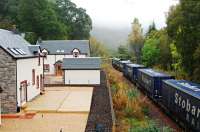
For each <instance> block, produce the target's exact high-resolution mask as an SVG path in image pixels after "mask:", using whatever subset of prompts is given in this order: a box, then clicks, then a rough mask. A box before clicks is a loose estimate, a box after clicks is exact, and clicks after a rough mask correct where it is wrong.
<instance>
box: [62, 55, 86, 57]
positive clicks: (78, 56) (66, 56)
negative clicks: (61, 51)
mask: <svg viewBox="0 0 200 132" xmlns="http://www.w3.org/2000/svg"><path fill="white" fill-rule="evenodd" d="M85 57H87V56H86V55H78V58H85ZM65 58H74V56H73V55H65Z"/></svg>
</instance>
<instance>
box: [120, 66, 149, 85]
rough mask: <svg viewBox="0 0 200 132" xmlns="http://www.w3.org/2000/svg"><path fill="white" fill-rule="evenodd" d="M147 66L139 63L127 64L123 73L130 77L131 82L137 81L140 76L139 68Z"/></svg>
mask: <svg viewBox="0 0 200 132" xmlns="http://www.w3.org/2000/svg"><path fill="white" fill-rule="evenodd" d="M141 68H145V66H143V65H138V64H132V63H131V64H125V67H124V71H123V75H124V76H125V77H126V78H128V79H129V80H130V81H131V82H133V83H136V81H137V78H138V72H137V70H138V69H141Z"/></svg>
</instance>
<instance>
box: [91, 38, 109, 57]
mask: <svg viewBox="0 0 200 132" xmlns="http://www.w3.org/2000/svg"><path fill="white" fill-rule="evenodd" d="M90 52H91V56H94V57H96V56H99V57H108V56H109V54H108V51H107V49H106V48H105V47H104V46H103V44H102V43H101V42H99V41H97V40H96V38H94V37H91V38H90Z"/></svg>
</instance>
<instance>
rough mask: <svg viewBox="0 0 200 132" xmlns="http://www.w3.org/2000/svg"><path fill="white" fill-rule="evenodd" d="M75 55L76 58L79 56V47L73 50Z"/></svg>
mask: <svg viewBox="0 0 200 132" xmlns="http://www.w3.org/2000/svg"><path fill="white" fill-rule="evenodd" d="M73 56H74V57H75V58H77V57H78V56H79V50H78V49H74V50H73Z"/></svg>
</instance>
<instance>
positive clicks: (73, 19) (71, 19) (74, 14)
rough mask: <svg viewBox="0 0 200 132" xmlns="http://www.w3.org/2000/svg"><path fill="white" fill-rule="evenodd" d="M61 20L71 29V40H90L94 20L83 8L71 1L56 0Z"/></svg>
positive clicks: (69, 32)
mask: <svg viewBox="0 0 200 132" xmlns="http://www.w3.org/2000/svg"><path fill="white" fill-rule="evenodd" d="M56 5H57V13H58V14H59V19H60V20H61V21H62V22H63V23H64V24H65V25H67V26H68V27H69V31H68V34H69V39H89V37H90V31H91V29H92V20H91V18H90V16H89V15H88V14H87V13H86V10H85V9H83V8H77V7H76V4H74V3H73V2H71V1H70V0H56Z"/></svg>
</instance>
